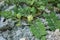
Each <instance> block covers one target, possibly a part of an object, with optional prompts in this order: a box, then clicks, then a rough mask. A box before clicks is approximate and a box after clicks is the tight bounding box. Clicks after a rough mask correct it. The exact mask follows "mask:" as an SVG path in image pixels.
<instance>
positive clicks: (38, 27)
mask: <svg viewBox="0 0 60 40" xmlns="http://www.w3.org/2000/svg"><path fill="white" fill-rule="evenodd" d="M30 29H31V31H32V33H33V35H34V36H35V37H36V38H41V37H42V36H43V35H46V29H45V26H44V24H43V23H42V22H41V20H40V19H37V20H36V21H35V22H34V23H33V24H31V26H30Z"/></svg>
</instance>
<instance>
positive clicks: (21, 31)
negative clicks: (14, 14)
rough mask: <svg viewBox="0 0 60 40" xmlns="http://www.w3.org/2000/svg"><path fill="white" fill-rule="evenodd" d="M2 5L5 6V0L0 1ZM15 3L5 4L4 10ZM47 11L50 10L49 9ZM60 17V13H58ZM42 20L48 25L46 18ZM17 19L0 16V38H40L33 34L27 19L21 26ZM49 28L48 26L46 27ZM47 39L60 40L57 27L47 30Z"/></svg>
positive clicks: (13, 39) (23, 39)
mask: <svg viewBox="0 0 60 40" xmlns="http://www.w3.org/2000/svg"><path fill="white" fill-rule="evenodd" d="M1 6H4V1H2V2H0V9H1ZM14 7H15V5H11V6H7V5H5V6H4V7H3V9H2V10H5V11H7V10H11V9H13V8H14ZM47 12H50V11H48V10H47ZM57 16H58V17H59V19H60V14H57ZM41 20H42V22H43V23H44V24H45V25H47V22H46V20H45V19H43V18H41ZM14 23H15V21H13V20H12V19H7V20H5V18H4V17H0V40H39V39H37V38H35V37H34V36H33V34H32V33H31V31H30V29H29V26H28V24H27V23H26V22H25V21H22V22H21V23H22V25H23V26H20V27H16V26H15V24H14ZM46 28H47V29H48V26H47V27H46ZM46 39H47V40H60V31H59V29H56V30H55V31H49V30H47V35H46Z"/></svg>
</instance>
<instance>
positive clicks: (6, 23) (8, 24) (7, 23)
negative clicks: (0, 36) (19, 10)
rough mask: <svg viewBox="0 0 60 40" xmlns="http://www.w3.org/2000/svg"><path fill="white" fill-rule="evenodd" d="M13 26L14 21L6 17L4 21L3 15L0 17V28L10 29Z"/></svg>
mask: <svg viewBox="0 0 60 40" xmlns="http://www.w3.org/2000/svg"><path fill="white" fill-rule="evenodd" d="M13 26H14V21H12V20H11V19H7V20H6V21H4V17H1V20H0V30H4V29H5V30H6V29H10V28H13Z"/></svg>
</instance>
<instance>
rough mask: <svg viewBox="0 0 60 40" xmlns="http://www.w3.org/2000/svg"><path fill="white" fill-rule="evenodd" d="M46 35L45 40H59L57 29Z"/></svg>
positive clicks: (59, 33)
mask: <svg viewBox="0 0 60 40" xmlns="http://www.w3.org/2000/svg"><path fill="white" fill-rule="evenodd" d="M47 32H48V35H47V36H46V38H47V40H60V32H59V29H56V30H55V31H54V32H53V31H47Z"/></svg>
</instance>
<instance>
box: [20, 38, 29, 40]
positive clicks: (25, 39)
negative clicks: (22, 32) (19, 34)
mask: <svg viewBox="0 0 60 40" xmlns="http://www.w3.org/2000/svg"><path fill="white" fill-rule="evenodd" d="M20 40H28V39H27V38H21V39H20Z"/></svg>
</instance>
